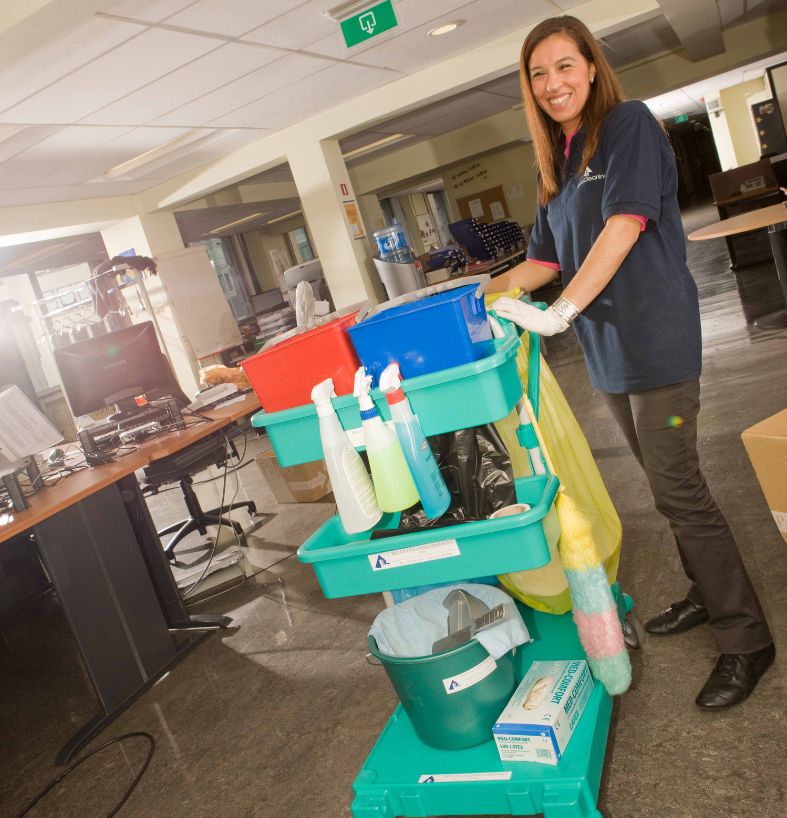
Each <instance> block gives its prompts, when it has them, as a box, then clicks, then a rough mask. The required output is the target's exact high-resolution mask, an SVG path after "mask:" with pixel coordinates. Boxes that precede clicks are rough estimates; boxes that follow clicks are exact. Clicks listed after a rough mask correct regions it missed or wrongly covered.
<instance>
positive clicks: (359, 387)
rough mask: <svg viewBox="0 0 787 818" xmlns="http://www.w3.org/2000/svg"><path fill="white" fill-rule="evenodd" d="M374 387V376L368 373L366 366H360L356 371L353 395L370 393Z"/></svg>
mask: <svg viewBox="0 0 787 818" xmlns="http://www.w3.org/2000/svg"><path fill="white" fill-rule="evenodd" d="M371 388H372V376H371V375H367V374H366V367H364V366H359V367H358V369H357V370H356V372H355V385H354V386H353V395H355V397H356V398H360V397H361V395H368V394H369V392H370V391H371Z"/></svg>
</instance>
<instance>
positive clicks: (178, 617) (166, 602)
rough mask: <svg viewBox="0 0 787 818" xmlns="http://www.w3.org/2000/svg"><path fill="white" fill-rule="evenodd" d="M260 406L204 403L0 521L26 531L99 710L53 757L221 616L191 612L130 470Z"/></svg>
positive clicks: (101, 724) (100, 723) (61, 756)
mask: <svg viewBox="0 0 787 818" xmlns="http://www.w3.org/2000/svg"><path fill="white" fill-rule="evenodd" d="M259 406H260V404H259V401H258V400H257V398H256V397H255V396H254V395H253V394H252V395H247V396H246V397H245V398H244V400H243V401H242V402H238V403H235V404H232V405H230V406H225V407H223V408H221V409H216V410H212V411H210V410H206V411H205V412H203V413H201V414H205V415H206V416H208V417H210V418H211V420H210V421H209V422H206V423H198V424H194V425H191V426H189V428H187V429H185V430H183V431H180V432H173V433H170V434H167V435H164V436H162V437H160V438H156V439H154V440H151V441H149V442H147V443H143V444H142V445H140V447H139V448H138V449H137V450H134V451H132V452H131V453H129V454H127V455H126V456H124V457H119V458H118V459H117V460H115V461H113V462H111V463H107V464H106V465H103V466H98V467H95V468H87V469H84V470H83V471H79V472H76V473H74V474H72V475H70V476H69V477H66V478H64V479H62V480H61V481H60V482H58V483H57V484H56V485H53V486H48V487H47V488H44V489H41V490H40V491H37V492H36V493H35V494H33V495H32V496H31V497H30V498H29V503H30V508H28V509H26V510H25V511H22V512H15V513H14V514H13V516H11V517H10V519H9V520H8V522H7V523H6V524H5V525H2V526H0V542H3V541H5V540H8V539H10V538H11V537H13V536H16V535H19V534H23V533H25V532H28V531H29V532H30V533H32V534H33V535H34V540H35V545H36V548H37V549H38V552H39V554H40V556H41V559H42V561H43V563H44V565H45V567H46V570H47V573H48V574H49V577H50V579H51V581H52V585H53V587H54V589H55V591H56V593H57V595H58V599H59V600H60V603H61V605H62V607H63V611H64V613H65V615H66V618H67V620H68V623H69V625H70V627H71V631H72V633H73V635H74V639H75V641H76V643H77V647H78V649H79V652H80V655H81V656H82V661H83V663H84V665H85V669H86V671H87V673H88V676H89V677H90V680H91V682H92V684H93V689H94V691H95V694H96V699H97V701H98V706H99V712H98V714H97V715H96V716H95V717H94V718H92V719H90V721H88V722H87V724H85V725H84V726H83V727H81V728H80V729H79V730H78V731H77V732H76V733H75V734H74V735H73V736H72V737H71V738H70V739H69V740H68V741H67V742H66V744H65V745H64V746H63V748H62V749H61V750H60V752H59V753H58V755H57V761H58V762H59V763H65V762H67V761H68V760H69V759H70V758H71V757H72V756H73V755H74V753H76V752H77V751H78V750H79V749H80V748H82V747H84V746H85V745H86V744H87V743H88V742H90V741H92V739H93V738H95V736H96V735H97V734H98V733H99V732H101V730H103V729H104V728H105V727H106V726H107V725H108V724H109V723H110V722H111V721H112V720H113V719H115V718H116V717H117V716H118V715H119V714H120V713H122V712H123V711H124V710H125V709H126V708H127V707H128V706H129V705H130V704H131V703H132V702H133V701H134V700H135V699H136V698H138V697H139V696H140V695H141V694H142V693H144V692H145V690H147V689H148V688H149V687H150V686H151V685H152V684H154V683H155V682H156V681H157V680H158V679H160V678H161V677H162V676H163V675H164V674H165V673H166V672H168V671H169V670H170V669H171V668H172V667H173V666H174V665H175V664H177V662H179V661H180V660H181V659H182V658H183V657H184V656H185V655H186V654H187V653H188V652H189V651H191V650H192V649H193V648H194V647H196V645H198V644H199V643H200V642H201V641H202V640H203V639H204V638H205V637H207V635H208V633H209V631H210V630H215V629H216V628H218V627H226V626H227V625H228V624H229V623H230V621H231V620H230V619H229V618H228V617H215V616H210V615H201V616H191V615H189V613H188V612H187V610H186V607H185V605H184V604H183V601H182V599H181V598H180V593H179V591H178V586H177V584H176V582H175V580H174V578H173V576H172V572H171V571H170V567H169V563H168V561H167V558H166V556H165V555H164V551H163V549H162V547H161V541H160V539H159V537H158V535H157V533H156V527H155V525H154V523H153V520H152V518H151V516H150V512H149V511H148V507H147V505H146V503H145V500H144V498H143V496H142V492H141V491H140V487H139V484H138V482H137V480H136V478H135V476H134V472H135V471H136V470H137V469H139V468H142V467H143V466H146V465H147V464H148V463H151V462H152V461H154V460H157V459H159V458H161V457H165V456H167V455H169V454H173V453H174V452H177V451H180V450H181V449H184V448H185V447H187V446H188V445H190V444H191V443H194V442H196V441H198V440H200V439H202V438H204V437H205V436H207V435H209V434H213V433H215V432H217V431H220V430H221V429H224V428H226V427H227V426H228V425H230V424H231V423H232V422H233V421H235V420H237V419H238V418H241V417H243V416H245V415H248V414H249V413H250V412H253V411H255V410H256V409H258V408H259Z"/></svg>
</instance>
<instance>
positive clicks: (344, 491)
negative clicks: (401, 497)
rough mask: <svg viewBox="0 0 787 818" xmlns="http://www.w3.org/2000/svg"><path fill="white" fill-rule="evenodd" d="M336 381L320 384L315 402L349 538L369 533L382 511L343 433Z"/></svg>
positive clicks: (368, 479)
mask: <svg viewBox="0 0 787 818" xmlns="http://www.w3.org/2000/svg"><path fill="white" fill-rule="evenodd" d="M333 395H334V392H333V379H331V378H328V379H327V380H324V381H322V382H321V383H318V384H317V385H316V386H315V387H314V389H312V400H313V401H314V404H315V406H316V407H317V417H318V418H319V422H320V440H321V441H322V450H323V455H324V457H325V465H326V467H327V468H328V477H329V478H330V480H331V488H333V496H334V498H335V499H336V510H337V511H338V512H339V517H340V518H341V521H342V525H343V526H344V530H345V531H346V532H347V533H348V534H355V533H357V532H359V531H368V530H369V529H370V528H371V527H372V526H373V525H375V524H376V523H377V522H378V521H379V519H380V517H382V511H380V507H379V506H378V505H377V498H376V497H375V495H374V486H372V481H371V479H370V478H369V472H367V471H366V466H364V464H363V460H361V457H360V455H359V454H358V452H356V451H355V449H354V448H353V445H352V443H350V440H349V438H348V437H347V433H346V432H345V431H344V429H342V425H341V423H339V418H338V417H337V416H336V410H335V409H334V408H333V404H332V403H331V397H333Z"/></svg>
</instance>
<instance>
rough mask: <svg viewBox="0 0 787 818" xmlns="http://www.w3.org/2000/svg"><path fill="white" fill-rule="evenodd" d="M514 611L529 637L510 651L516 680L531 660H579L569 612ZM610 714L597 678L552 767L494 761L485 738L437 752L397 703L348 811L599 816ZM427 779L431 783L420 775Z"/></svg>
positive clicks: (365, 815)
mask: <svg viewBox="0 0 787 818" xmlns="http://www.w3.org/2000/svg"><path fill="white" fill-rule="evenodd" d="M520 611H521V612H522V616H523V617H524V619H525V622H526V623H527V627H528V630H529V631H530V634H531V636H532V637H533V639H534V642H533V643H532V644H529V645H526V646H525V647H524V648H521V649H520V650H518V651H517V654H516V658H515V664H516V674H517V679H521V678H522V676H523V675H524V673H525V671H526V670H527V668H528V667H529V666H530V664H531V662H533V661H534V660H537V659H577V658H582V657H584V655H585V654H584V651H583V650H582V647H581V645H580V643H579V637H578V636H577V631H576V628H575V626H574V622H573V620H572V618H571V614H566V615H565V616H551V615H549V614H542V613H539V612H537V611H533V610H531V609H530V608H525V607H522V606H520ZM611 714H612V700H611V698H610V697H609V696H608V695H607V693H606V692H605V691H604V689H603V688H602V687H601V685H600V684H598V683H596V686H595V688H594V690H593V694H592V696H591V698H590V701H589V702H588V705H587V707H586V709H585V712H584V713H583V714H582V718H581V719H580V722H579V724H578V725H577V729H576V731H575V732H574V735H573V736H572V737H571V742H570V743H569V745H568V747H567V748H566V753H565V755H564V756H563V758H562V759H561V761H560V763H559V764H558V765H557V766H554V767H553V766H550V765H547V764H533V763H528V762H503V761H500V758H499V756H498V754H497V749H496V747H495V743H494V741H492V740H491V739H490V741H488V742H487V743H485V744H481V745H479V746H478V747H471V748H469V749H467V750H436V749H434V748H432V747H429V746H427V745H426V744H424V743H423V742H422V741H421V740H420V739H419V738H418V736H416V734H415V731H414V730H413V727H412V724H411V723H410V720H409V718H408V717H407V714H406V713H405V712H404V710H403V709H402V707H401V705H399V706H398V707H397V708H396V710H395V711H394V714H393V715H392V716H391V718H390V719H389V721H388V724H387V725H386V726H385V728H384V730H383V732H382V733H381V734H380V737H379V738H378V740H377V743H376V744H375V746H374V748H373V749H372V752H371V753H370V754H369V757H368V758H367V759H366V763H365V764H364V766H363V768H362V769H361V772H360V773H359V775H358V778H357V779H356V780H355V783H354V785H353V789H354V790H355V800H354V801H353V803H352V814H353V816H354V818H399V816H406V817H407V818H410V816H413V818H427V816H438V815H538V814H540V813H543V815H544V818H602V816H601V813H600V812H599V811H598V809H597V807H596V801H597V799H598V790H599V784H600V782H601V770H602V767H603V764H604V753H605V750H606V745H607V733H608V731H609V722H610V717H611ZM431 776H434V777H435V778H436V779H437V780H436V781H429V780H427V779H429V778H430V777H431ZM443 777H450V778H447V780H440V779H442V778H443ZM419 782H422V783H419Z"/></svg>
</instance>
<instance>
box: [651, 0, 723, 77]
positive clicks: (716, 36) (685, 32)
mask: <svg viewBox="0 0 787 818" xmlns="http://www.w3.org/2000/svg"><path fill="white" fill-rule="evenodd" d="M658 3H659V6H661V10H662V11H663V12H664V16H665V17H666V18H667V21H668V22H669V24H670V25H671V26H672V28H673V30H674V31H675V33H676V34H677V35H678V38H679V39H680V41H681V43H682V45H683V48H684V49H685V50H686V54H687V55H688V57H689V59H690V60H691V61H692V62H699V61H700V60H704V59H707V58H708V57H714V56H715V55H716V54H722V53H723V52H724V39H723V38H722V36H721V19H720V18H719V7H718V5H717V4H716V0H688V1H687V0H658Z"/></svg>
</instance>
